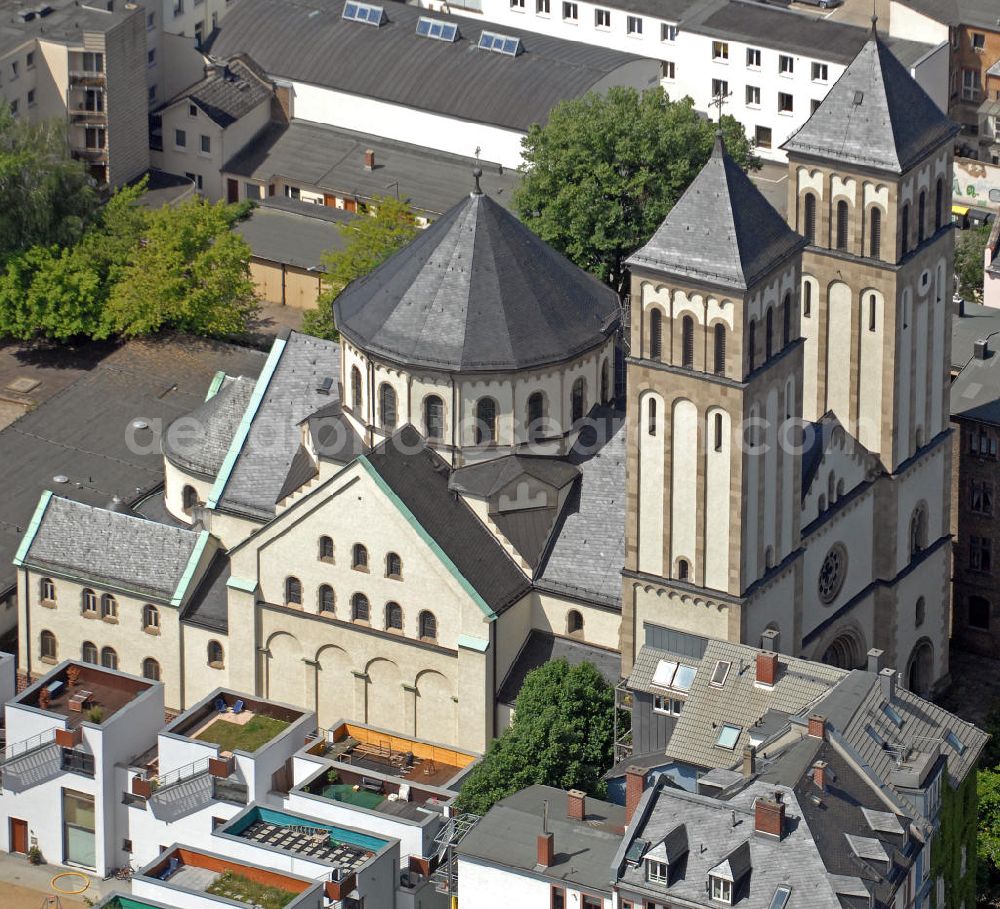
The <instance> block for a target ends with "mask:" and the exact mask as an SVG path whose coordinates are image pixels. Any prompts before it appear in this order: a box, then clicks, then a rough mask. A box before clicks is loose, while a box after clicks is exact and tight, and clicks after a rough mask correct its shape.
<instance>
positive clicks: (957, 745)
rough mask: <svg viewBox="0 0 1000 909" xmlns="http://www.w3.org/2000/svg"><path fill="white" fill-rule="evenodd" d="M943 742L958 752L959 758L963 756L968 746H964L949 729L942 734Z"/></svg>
mask: <svg viewBox="0 0 1000 909" xmlns="http://www.w3.org/2000/svg"><path fill="white" fill-rule="evenodd" d="M944 740H945V741H946V742H947V743H948V744H949V745H951V747H952V748H954V749H955V751H956V752H958V754H959V756H961V755H963V754H965V751H966V749H967V748H968V745H966V744H965V742H963V741H962V740H961V739H960V738H959V737H958V736H957V735H955V733H954V732H952V731H951V730H950V729H949V730H948V731H947V732H946V733H945V734H944Z"/></svg>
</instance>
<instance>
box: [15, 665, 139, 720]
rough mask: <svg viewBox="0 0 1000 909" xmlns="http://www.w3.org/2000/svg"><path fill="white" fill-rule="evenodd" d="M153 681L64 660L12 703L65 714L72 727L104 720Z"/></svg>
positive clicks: (60, 714) (133, 698)
mask: <svg viewBox="0 0 1000 909" xmlns="http://www.w3.org/2000/svg"><path fill="white" fill-rule="evenodd" d="M154 684H155V683H153V682H147V681H143V680H142V679H136V678H132V677H131V676H127V675H123V674H122V673H119V672H115V671H114V670H111V669H103V668H102V667H100V666H92V665H90V664H89V663H66V664H65V665H63V666H60V667H59V668H58V669H55V670H53V671H52V672H51V673H49V675H47V676H45V678H43V679H42V680H41V681H40V682H37V683H36V684H35V685H33V686H31V687H30V688H28V689H27V690H26V691H25V692H24V693H23V694H22V695H20V697H18V698H16V699H15V701H14V703H15V704H23V705H24V706H27V707H36V708H38V709H39V710H45V711H47V712H49V713H54V714H57V715H58V716H61V717H64V718H65V719H66V721H67V727H68V728H70V729H75V728H76V727H77V726H79V725H80V724H81V723H82V722H84V721H85V720H86V721H88V722H91V723H103V722H106V721H107V720H109V719H111V717H112V716H114V715H115V714H116V713H117V712H118V711H119V710H121V709H122V708H123V707H125V706H126V705H127V704H129V703H131V702H132V701H133V700H135V698H137V697H138V696H139V695H140V694H142V693H143V692H144V691H147V690H149V689H150V688H151V687H152V686H153V685H154Z"/></svg>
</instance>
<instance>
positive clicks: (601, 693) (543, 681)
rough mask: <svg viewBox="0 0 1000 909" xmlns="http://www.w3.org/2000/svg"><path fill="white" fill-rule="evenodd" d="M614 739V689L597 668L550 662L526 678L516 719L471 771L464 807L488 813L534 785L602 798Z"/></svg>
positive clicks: (463, 794)
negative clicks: (503, 799)
mask: <svg viewBox="0 0 1000 909" xmlns="http://www.w3.org/2000/svg"><path fill="white" fill-rule="evenodd" d="M613 737H614V689H613V688H612V687H611V686H610V685H609V684H608V683H607V682H606V681H605V680H604V678H603V677H602V676H601V674H600V673H599V672H598V671H597V670H596V669H595V668H594V666H593V665H591V664H590V663H580V664H578V665H576V666H573V667H571V666H570V665H569V663H567V662H566V660H564V659H563V660H553V661H552V662H549V663H545V664H544V665H542V666H539V667H538V668H537V669H534V670H532V671H531V672H529V673H528V675H527V676H526V677H525V680H524V685H523V686H522V688H521V693H520V694H519V695H518V696H517V702H516V704H515V706H514V720H513V722H512V723H511V725H510V726H509V727H508V728H507V729H506V730H504V732H503V733H502V734H501V735H500V737H499V738H497V739H495V740H494V741H493V742H492V743H491V744H490V746H489V748H488V749H487V751H486V755H485V756H484V757H483V760H482V761H481V762H480V763H479V764H478V765H477V766H476V767H475V768H474V769H473V770H472V771H471V772H470V773H469V776H468V777H467V778H466V781H465V783H464V784H463V786H462V791H461V793H460V795H459V805H460V807H461V808H462V809H463V810H465V811H472V812H475V813H476V814H484V813H485V812H487V811H489V809H490V808H491V807H492V806H493V805H494V804H495V803H496V802H497V801H499V800H500V799H502V798H506V797H507V796H508V795H510V794H511V793H513V792H516V791H518V790H519V789H523V788H524V787H525V786H531V785H533V784H535V783H544V784H546V785H549V786H557V787H559V788H562V789H582V790H583V791H585V792H587V793H589V794H591V795H595V796H599V797H602V796H604V795H606V793H607V790H606V786H605V783H604V781H603V780H602V779H601V776H602V774H603V773H604V772H605V771H606V770H607V769H608V768H609V767H610V766H611V764H612V758H613Z"/></svg>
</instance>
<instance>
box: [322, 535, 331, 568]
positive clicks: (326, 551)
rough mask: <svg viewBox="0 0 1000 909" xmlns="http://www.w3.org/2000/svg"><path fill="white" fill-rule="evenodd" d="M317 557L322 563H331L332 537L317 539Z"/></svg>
mask: <svg viewBox="0 0 1000 909" xmlns="http://www.w3.org/2000/svg"><path fill="white" fill-rule="evenodd" d="M319 557H320V559H321V560H322V561H324V562H332V561H333V537H326V536H323V537H320V538H319Z"/></svg>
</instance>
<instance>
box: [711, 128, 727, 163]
mask: <svg viewBox="0 0 1000 909" xmlns="http://www.w3.org/2000/svg"><path fill="white" fill-rule="evenodd" d="M725 152H726V139H725V134H724V133H723V132H722V130H721V129H717V130H716V131H715V145H714V146H713V147H712V157H713V158H721V157H722V156H723V155H724V154H725Z"/></svg>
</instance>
